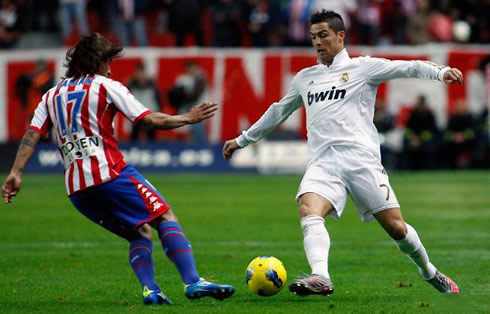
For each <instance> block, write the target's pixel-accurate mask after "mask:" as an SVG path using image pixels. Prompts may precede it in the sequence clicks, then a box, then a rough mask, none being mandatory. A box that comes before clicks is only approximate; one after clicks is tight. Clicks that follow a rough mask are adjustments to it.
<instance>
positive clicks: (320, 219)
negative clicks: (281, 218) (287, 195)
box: [289, 150, 347, 295]
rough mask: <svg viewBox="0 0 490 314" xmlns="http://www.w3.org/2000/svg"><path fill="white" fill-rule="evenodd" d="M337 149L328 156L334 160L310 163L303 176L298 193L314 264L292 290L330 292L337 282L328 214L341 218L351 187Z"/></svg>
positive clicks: (308, 253) (307, 248) (309, 256)
mask: <svg viewBox="0 0 490 314" xmlns="http://www.w3.org/2000/svg"><path fill="white" fill-rule="evenodd" d="M333 154H335V152H334V150H329V152H327V156H326V158H327V157H328V158H329V160H330V162H328V163H324V162H321V163H316V164H312V165H310V166H309V167H308V169H307V170H306V172H305V175H304V176H303V179H302V180H301V184H300V187H299V190H298V194H297V195H296V200H297V202H298V204H299V216H300V224H301V228H302V230H303V236H304V239H303V244H304V248H305V253H306V258H307V259H308V263H309V264H310V267H311V275H305V276H301V277H299V278H297V279H295V280H293V281H292V282H291V283H290V285H289V290H291V292H293V293H294V294H298V295H312V294H320V295H329V294H332V293H333V289H334V286H333V283H332V281H331V280H330V274H329V271H328V255H329V250H330V236H329V234H328V232H327V228H326V227H325V220H324V218H325V217H326V216H327V215H331V216H333V217H334V218H339V217H340V215H341V214H342V211H343V209H344V207H345V203H346V201H347V191H346V189H345V186H344V184H343V182H342V181H341V180H340V178H339V177H338V176H337V173H336V170H335V168H336V167H337V165H336V159H335V156H333Z"/></svg>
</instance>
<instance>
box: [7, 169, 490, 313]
mask: <svg viewBox="0 0 490 314" xmlns="http://www.w3.org/2000/svg"><path fill="white" fill-rule="evenodd" d="M3 178H4V175H2V180H3ZM147 178H148V179H149V180H150V182H152V183H153V184H154V185H155V186H156V187H157V188H158V189H159V191H160V192H161V193H162V194H163V195H164V196H165V197H166V199H167V201H168V202H169V203H170V204H171V205H172V207H173V210H174V211H175V212H176V213H177V215H178V216H179V218H180V222H181V224H182V226H183V228H184V231H185V232H186V234H187V237H188V238H189V239H190V241H191V243H192V245H193V249H194V254H195V257H196V261H197V264H198V270H199V272H200V274H201V275H202V276H204V277H206V278H208V279H211V280H216V281H219V282H223V283H230V284H233V285H235V286H236V293H235V295H234V296H233V297H232V298H231V299H228V300H225V301H222V302H220V301H216V300H214V299H210V298H205V299H202V300H195V301H189V300H187V299H186V298H185V297H184V294H183V285H182V283H181V281H180V277H179V275H178V272H177V271H176V269H175V268H174V267H173V265H172V264H171V263H170V262H169V261H168V260H167V259H166V257H165V256H164V254H163V251H162V250H161V246H160V244H159V242H158V241H157V240H155V241H154V256H155V268H156V279H157V282H158V283H159V284H160V285H161V287H162V289H163V290H164V292H165V293H166V294H167V296H169V297H170V298H171V299H172V300H173V302H174V303H175V305H173V306H172V307H164V308H162V307H158V306H153V307H149V308H148V307H144V306H143V305H142V296H141V289H140V287H139V283H138V282H137V279H136V276H134V275H133V273H132V270H131V268H130V266H129V262H128V259H127V244H126V243H125V242H124V241H123V240H121V239H119V238H117V237H116V236H114V235H112V234H110V233H108V232H107V231H105V230H103V229H102V228H100V227H99V226H96V225H95V224H93V223H92V222H90V221H89V220H87V219H86V218H84V217H83V216H81V215H80V214H79V213H78V212H77V211H76V210H75V208H74V207H73V206H72V205H71V203H70V202H69V200H68V199H67V198H66V196H65V192H64V185H63V178H62V177H61V176H38V175H29V174H27V175H26V177H25V179H24V186H23V190H22V191H21V193H20V195H19V197H17V198H15V199H14V203H13V204H11V205H9V206H7V205H5V204H2V205H0V252H1V253H0V312H1V313H26V312H29V313H33V312H39V313H66V312H70V313H78V312H90V313H136V312H138V311H139V312H142V311H148V312H157V311H158V312H161V311H165V312H169V313H441V312H452V313H485V312H486V313H488V312H490V263H489V262H490V175H489V172H488V171H487V172H485V171H469V172H420V173H409V172H400V173H392V174H391V183H392V185H393V187H394V189H395V191H396V193H397V196H398V199H399V201H400V203H401V205H402V212H403V214H404V217H405V219H406V220H407V221H408V222H409V223H410V224H412V225H413V226H414V227H415V228H416V229H417V231H418V233H419V235H420V237H421V239H422V241H423V242H424V244H425V246H426V248H427V251H428V252H429V255H430V257H431V260H432V262H433V263H434V264H435V265H436V266H437V267H439V269H440V270H441V271H443V272H445V273H447V274H448V275H450V276H451V277H452V278H453V279H454V280H455V281H456V282H457V283H458V284H459V286H460V289H461V294H460V295H449V296H448V295H441V294H440V293H438V292H437V291H436V290H435V289H433V288H432V287H431V286H430V285H428V284H427V283H425V282H424V281H422V280H421V279H420V278H419V276H418V274H417V271H416V268H415V266H414V265H413V264H412V263H411V262H410V261H409V260H408V259H407V258H406V257H405V256H404V255H403V254H401V253H400V252H399V251H398V249H397V248H396V246H395V245H394V244H393V242H392V241H391V240H390V239H389V237H388V236H387V235H386V234H385V233H384V232H383V231H382V229H381V228H380V227H379V226H378V225H377V223H376V222H372V223H362V222H361V221H360V219H359V217H358V215H357V211H356V209H355V208H354V206H353V205H352V203H351V202H349V204H348V206H347V208H346V210H345V212H344V216H343V217H342V219H340V220H339V221H334V220H333V219H331V218H328V219H327V223H326V224H327V228H328V230H329V233H330V237H331V240H332V246H331V250H330V273H331V275H332V279H333V281H334V283H335V285H336V291H335V293H334V294H333V295H332V296H331V297H298V296H294V295H292V294H291V293H290V292H289V291H288V289H287V287H286V288H285V289H283V290H282V291H281V292H280V293H279V294H278V295H276V296H273V297H268V298H264V297H259V296H256V295H253V294H251V293H250V292H249V291H248V289H247V287H246V285H245V268H246V266H247V265H248V263H249V262H250V261H251V260H252V259H253V258H254V257H256V256H259V255H273V256H276V257H277V258H279V259H281V260H282V261H283V263H284V265H285V266H286V269H287V271H288V280H291V279H292V278H294V277H295V276H297V275H298V274H299V272H301V271H308V270H309V267H308V264H307V261H306V258H305V255H304V251H303V245H302V232H301V229H300V226H299V223H298V214H297V206H296V204H295V202H294V195H295V193H296V190H297V187H298V184H299V181H300V179H301V177H300V176H292V175H288V176H279V175H277V176H275V175H271V176H259V175H242V174H236V175H231V174H230V175H215V174H199V175H186V174H180V175H177V174H172V175H169V174H151V175H150V174H148V175H147Z"/></svg>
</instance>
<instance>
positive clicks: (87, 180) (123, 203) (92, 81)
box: [2, 33, 234, 304]
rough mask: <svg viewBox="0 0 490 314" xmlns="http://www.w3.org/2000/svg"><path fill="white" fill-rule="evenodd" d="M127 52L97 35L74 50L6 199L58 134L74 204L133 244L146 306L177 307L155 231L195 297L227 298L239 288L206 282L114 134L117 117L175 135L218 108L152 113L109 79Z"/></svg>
mask: <svg viewBox="0 0 490 314" xmlns="http://www.w3.org/2000/svg"><path fill="white" fill-rule="evenodd" d="M121 51H122V48H121V47H119V46H116V45H114V44H112V43H111V42H110V41H108V40H107V39H106V38H104V37H103V36H102V35H100V34H98V33H94V34H92V35H91V36H88V37H84V38H83V39H82V40H80V41H79V42H78V43H77V44H76V46H75V47H73V48H72V49H70V50H69V51H68V52H67V55H66V61H67V62H66V66H67V68H68V69H67V71H66V74H65V78H64V79H63V80H62V81H61V82H60V83H59V84H58V85H56V86H54V87H53V88H51V89H50V90H49V91H48V92H47V93H46V94H44V96H43V97H42V99H41V102H40V103H39V105H38V107H37V109H36V111H35V113H34V117H33V119H32V122H31V125H30V127H29V129H28V131H27V132H26V133H25V135H24V137H23V138H22V140H21V143H20V145H19V148H18V151H17V155H16V158H15V161H14V164H13V166H12V169H11V171H10V173H9V175H8V176H7V178H6V179H5V182H4V183H3V186H2V196H3V198H4V200H5V202H6V203H10V202H11V200H12V197H14V196H16V195H17V193H18V192H19V190H20V187H21V184H22V175H23V172H24V168H25V166H26V165H27V163H28V161H29V158H30V157H31V156H32V155H33V153H34V151H35V148H36V144H37V143H38V142H39V140H40V139H41V137H45V136H47V134H48V132H49V131H51V132H53V133H54V137H55V139H56V143H57V144H58V147H59V150H60V153H61V157H62V159H63V162H64V165H65V185H66V190H67V193H68V196H69V198H70V200H71V201H72V203H73V204H74V205H75V207H76V208H77V209H78V210H79V211H80V212H81V213H82V214H83V215H85V216H86V217H87V218H89V219H90V220H92V221H93V222H95V223H97V224H100V225H101V226H102V227H104V228H106V229H107V230H109V231H111V232H113V233H115V234H117V235H118V236H120V237H122V238H124V239H126V240H128V241H129V243H130V244H129V261H130V264H131V266H132V268H133V270H134V272H135V273H136V276H137V277H138V279H139V281H140V283H141V286H142V287H143V302H144V303H145V304H163V303H167V304H169V303H171V302H170V300H169V299H168V298H167V297H166V296H165V295H164V294H163V292H162V291H161V289H160V287H159V286H158V285H157V284H156V282H155V279H154V270H153V258H152V251H153V248H152V232H151V228H150V227H149V226H152V227H153V228H155V229H157V230H158V234H159V237H160V241H161V244H162V246H163V248H164V250H165V253H166V254H167V256H168V258H169V259H170V260H171V261H172V262H173V263H174V264H175V266H176V267H177V269H178V271H179V272H180V275H181V277H182V281H183V282H184V284H185V295H186V296H187V297H188V298H190V299H196V298H200V297H204V296H211V297H213V298H216V299H225V298H228V297H230V296H231V295H232V294H233V293H234V287H233V286H230V285H221V284H216V283H212V282H209V281H206V280H204V279H202V278H200V276H199V274H198V272H197V270H196V266H195V262H194V257H193V254H192V250H191V246H190V244H189V242H188V240H187V239H186V237H185V235H184V233H183V231H182V228H181V227H180V225H179V223H178V222H177V217H176V216H175V214H174V213H173V212H172V210H171V209H170V206H169V205H168V203H167V202H166V201H165V199H164V198H163V196H162V195H161V194H160V193H159V192H158V191H157V190H156V189H155V187H153V185H151V184H150V183H149V182H148V181H147V180H146V179H145V178H144V177H143V176H142V175H141V174H139V173H138V172H137V171H136V170H135V169H134V168H133V167H132V166H131V165H128V164H126V163H125V161H124V159H123V155H122V154H121V152H120V151H119V150H118V147H117V141H116V139H115V138H114V130H113V119H114V116H115V115H116V113H118V112H121V113H122V114H123V115H124V116H125V117H126V118H128V119H129V120H130V121H131V122H133V124H136V123H139V124H140V125H142V126H144V127H146V128H154V129H164V130H168V129H174V128H178V127H181V126H184V125H187V124H194V123H199V122H200V121H202V120H205V119H208V118H211V117H212V116H213V115H214V113H215V111H216V109H217V104H215V103H203V104H201V105H198V106H196V107H193V108H192V109H191V110H190V111H189V112H187V113H185V114H182V115H174V116H171V115H167V114H164V113H160V112H151V111H150V110H148V109H147V108H146V107H145V106H143V105H142V104H141V103H140V102H138V101H137V100H136V99H135V98H134V96H133V95H132V94H131V93H130V92H129V90H128V89H127V88H126V87H125V86H123V85H122V84H121V83H119V82H117V81H113V80H111V79H110V78H108V76H109V75H110V63H111V61H112V60H113V59H114V58H118V57H120V56H121Z"/></svg>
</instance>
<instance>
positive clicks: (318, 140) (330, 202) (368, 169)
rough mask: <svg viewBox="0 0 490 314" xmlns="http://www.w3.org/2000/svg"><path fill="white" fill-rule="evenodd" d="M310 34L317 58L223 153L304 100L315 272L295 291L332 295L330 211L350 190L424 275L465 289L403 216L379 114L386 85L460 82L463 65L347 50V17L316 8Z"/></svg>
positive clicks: (339, 207) (302, 200)
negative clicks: (385, 157)
mask: <svg viewBox="0 0 490 314" xmlns="http://www.w3.org/2000/svg"><path fill="white" fill-rule="evenodd" d="M310 34H311V39H312V44H313V46H314V48H315V50H316V51H317V54H318V64H317V65H315V66H312V67H309V68H305V69H303V70H301V71H300V72H298V73H297V74H296V76H295V77H294V78H293V81H292V83H291V86H290V88H289V91H288V93H287V94H286V96H284V97H283V98H282V99H281V100H280V101H279V102H276V103H273V104H272V105H271V106H270V107H269V108H268V110H267V111H266V112H265V113H264V114H263V115H262V117H261V118H260V119H259V120H258V121H257V122H256V123H255V124H253V125H252V126H251V127H250V128H249V129H248V130H246V131H243V132H242V134H241V135H240V136H239V137H237V138H236V139H232V140H228V141H226V143H225V145H224V147H223V156H224V158H225V159H230V158H231V156H232V154H233V152H234V151H235V150H237V149H240V148H243V147H245V146H247V145H248V144H250V143H255V142H257V141H259V140H260V139H261V138H263V137H264V136H266V135H267V134H268V133H269V132H271V131H272V130H274V129H275V128H276V127H277V126H279V125H280V124H281V123H283V122H284V121H285V120H286V119H287V118H288V117H289V116H290V115H291V113H293V112H294V111H295V110H297V109H298V108H300V107H301V106H303V104H304V107H305V109H306V123H307V131H308V150H309V161H308V165H307V169H306V173H305V174H304V177H303V180H302V181H301V184H300V187H299V191H298V194H297V195H296V200H297V202H298V203H299V214H300V223H301V227H302V229H303V235H304V248H305V252H306V257H307V259H308V262H309V264H310V266H311V274H310V275H305V276H301V277H300V278H297V279H295V280H293V281H292V283H291V284H290V286H289V289H290V290H291V291H292V292H293V293H294V294H297V295H313V294H318V295H330V294H332V293H333V290H334V285H333V283H332V281H331V279H330V274H329V272H328V253H329V249H330V237H329V235H328V232H327V229H326V227H325V221H324V217H325V216H327V215H330V216H333V217H334V218H337V219H338V218H340V216H341V215H342V212H343V210H344V207H345V204H346V201H347V194H349V195H350V196H351V198H352V200H353V201H354V203H355V205H356V207H357V209H358V211H359V214H360V216H361V220H362V221H371V220H373V219H376V220H377V221H378V222H379V224H380V225H381V226H382V227H383V228H384V229H385V230H386V232H387V233H388V234H389V235H390V236H391V237H392V238H393V239H394V241H395V243H396V245H397V246H398V248H399V249H400V250H401V251H402V252H403V253H405V254H406V255H407V256H408V257H409V258H410V259H411V260H412V261H413V262H414V263H415V265H416V266H417V268H418V271H419V273H420V275H421V276H422V278H423V279H425V280H426V281H428V282H429V283H430V284H432V285H433V286H434V287H435V288H436V289H437V290H439V291H440V292H446V293H458V292H459V288H458V286H457V285H456V284H455V283H454V282H453V281H452V280H451V279H450V278H449V277H447V276H446V275H444V274H442V273H441V272H439V271H438V270H437V268H436V267H435V266H434V265H433V264H432V263H431V262H430V261H429V257H428V255H427V252H426V250H425V248H424V246H423V245H422V242H421V241H420V239H419V237H418V235H417V232H416V231H415V229H414V228H413V227H412V226H410V225H409V224H407V223H405V221H404V220H403V217H402V214H401V211H400V205H399V204H398V201H397V198H396V195H395V193H394V191H393V189H392V187H391V185H390V182H389V179H388V175H387V173H386V171H385V170H384V168H383V166H382V165H381V155H380V148H379V147H380V143H379V138H378V133H377V130H376V127H375V126H374V123H373V116H374V108H375V106H374V104H375V99H376V91H377V88H378V85H379V84H380V83H382V82H384V81H387V80H390V79H395V78H409V77H413V78H424V79H432V80H439V81H443V82H445V83H447V84H451V83H456V82H458V83H460V84H461V83H462V80H463V76H462V73H461V71H459V70H458V69H456V68H450V67H446V66H438V65H436V64H433V63H430V62H425V61H389V60H386V59H380V58H371V57H359V58H352V59H351V58H350V57H349V55H348V53H347V51H346V50H345V48H344V38H345V26H344V23H343V20H342V17H341V16H340V15H339V14H337V13H335V12H333V11H326V10H323V11H321V12H317V13H315V14H313V15H312V16H311V28H310Z"/></svg>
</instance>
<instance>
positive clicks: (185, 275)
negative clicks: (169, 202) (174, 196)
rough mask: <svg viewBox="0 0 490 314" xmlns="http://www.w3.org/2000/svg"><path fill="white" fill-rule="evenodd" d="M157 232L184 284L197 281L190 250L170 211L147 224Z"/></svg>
mask: <svg viewBox="0 0 490 314" xmlns="http://www.w3.org/2000/svg"><path fill="white" fill-rule="evenodd" d="M149 223H150V224H151V226H153V227H154V228H155V229H157V230H158V235H159V238H160V242H161V244H162V246H163V249H164V251H165V254H166V255H167V257H168V258H169V259H170V260H171V261H172V262H173V263H174V264H175V267H177V270H178V271H179V273H180V276H181V277H182V281H183V282H184V284H186V285H188V284H191V283H194V282H196V281H199V278H200V277H199V274H198V272H197V270H196V263H195V261H194V255H193V254H192V248H191V245H190V243H189V241H188V240H187V238H186V236H185V234H184V231H183V230H182V227H181V226H180V224H179V223H178V222H177V217H176V216H175V214H174V213H173V211H172V210H169V211H167V212H166V213H164V214H163V215H162V216H160V217H157V218H155V219H154V220H153V221H151V222H149Z"/></svg>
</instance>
